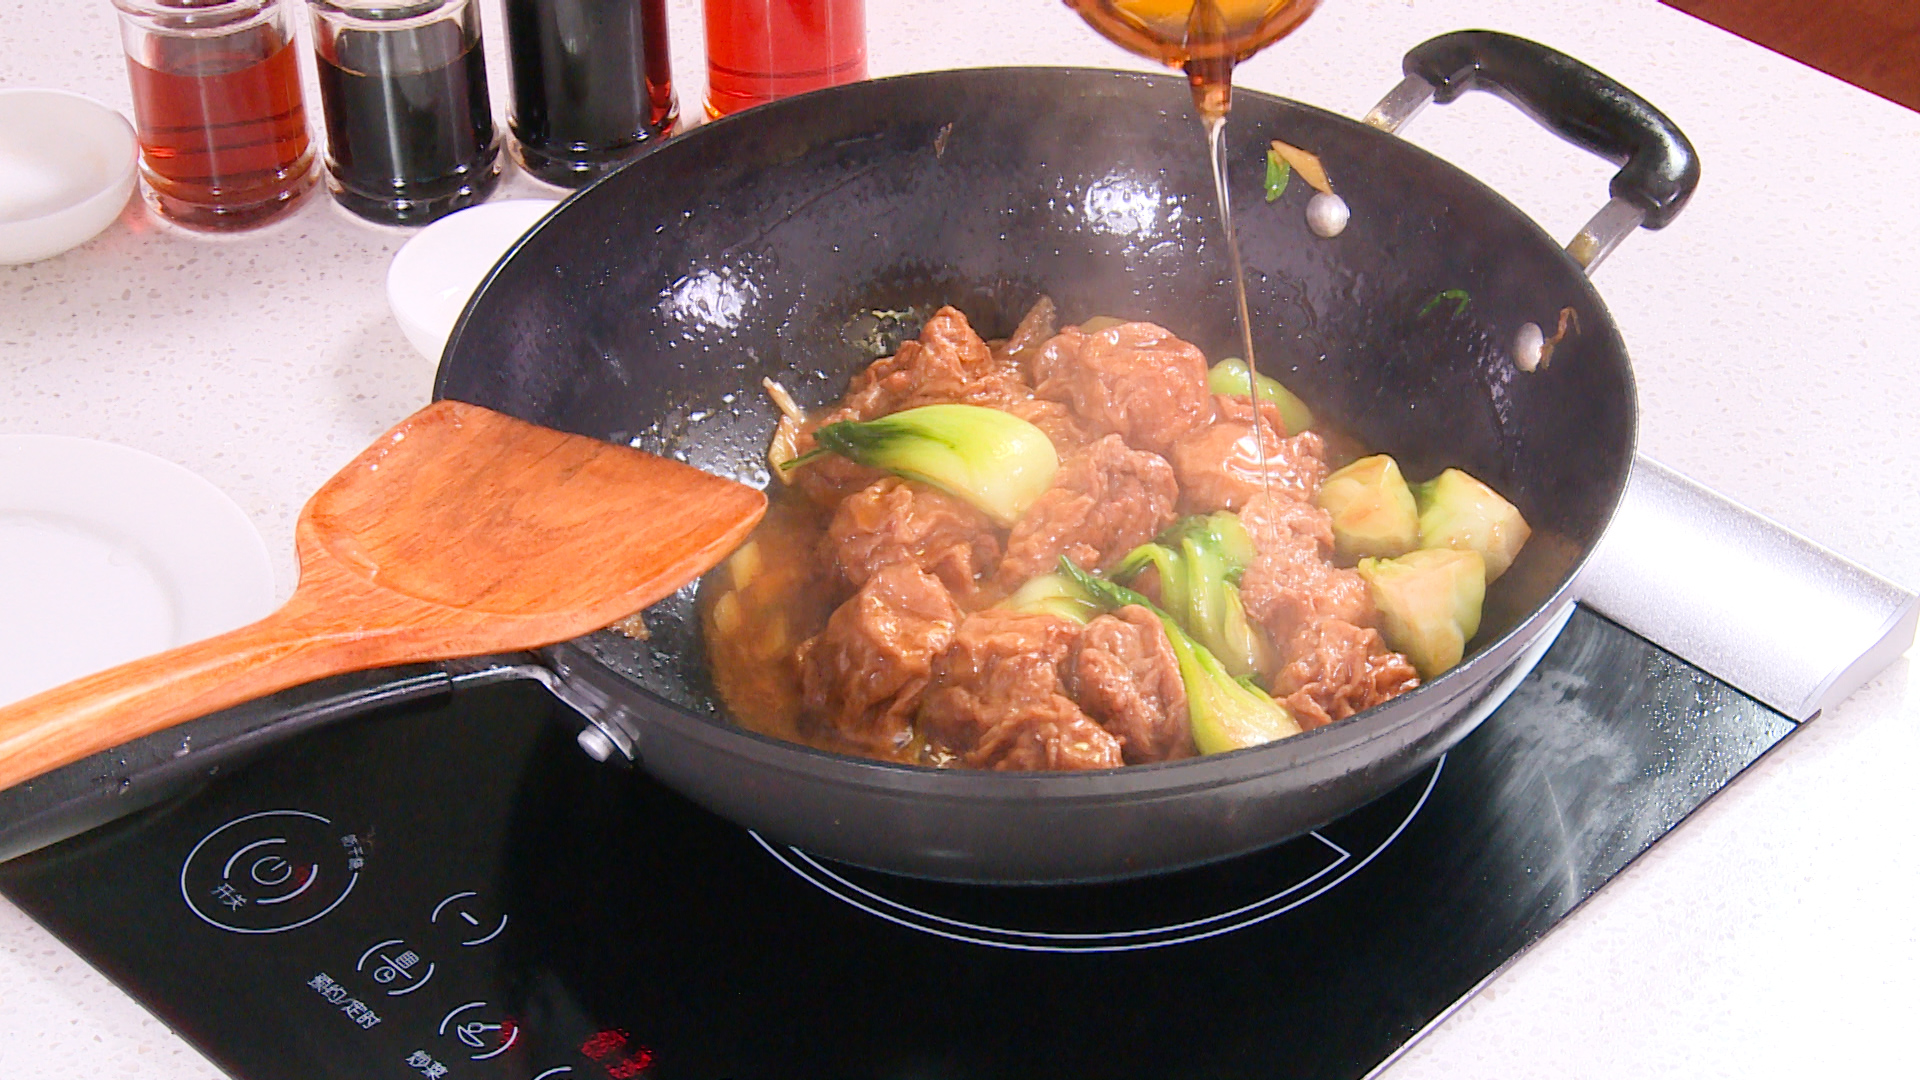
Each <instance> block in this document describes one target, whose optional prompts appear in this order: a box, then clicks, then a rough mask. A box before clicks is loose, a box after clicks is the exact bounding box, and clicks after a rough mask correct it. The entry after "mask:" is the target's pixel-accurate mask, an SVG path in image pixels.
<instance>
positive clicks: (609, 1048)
mask: <svg viewBox="0 0 1920 1080" xmlns="http://www.w3.org/2000/svg"><path fill="white" fill-rule="evenodd" d="M626 1048H627V1033H626V1032H624V1031H622V1030H620V1029H619V1028H608V1029H606V1030H605V1031H599V1032H595V1033H594V1034H593V1036H592V1037H591V1038H589V1039H588V1040H587V1041H586V1042H583V1043H581V1044H580V1056H582V1057H584V1058H586V1059H588V1060H589V1061H605V1060H606V1059H607V1058H610V1057H614V1056H616V1055H617V1054H619V1053H620V1051H622V1050H624V1049H626Z"/></svg>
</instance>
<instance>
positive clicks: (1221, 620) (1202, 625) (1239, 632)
mask: <svg viewBox="0 0 1920 1080" xmlns="http://www.w3.org/2000/svg"><path fill="white" fill-rule="evenodd" d="M1253 557H1254V551H1253V538H1252V537H1250V536H1248V535H1247V529H1246V526H1244V525H1242V524H1240V518H1239V516H1238V515H1236V514H1233V513H1231V512H1229V511H1225V510H1222V511H1220V512H1218V513H1214V514H1207V515H1204V516H1197V517H1190V518H1187V519H1185V520H1183V521H1181V522H1179V523H1178V524H1176V525H1175V526H1174V527H1173V528H1172V529H1169V530H1168V531H1167V532H1165V533H1162V534H1161V536H1160V538H1159V539H1158V540H1157V541H1155V542H1153V543H1151V544H1142V545H1140V546H1139V547H1137V548H1134V549H1133V550H1132V551H1130V552H1128V553H1127V556H1126V557H1125V558H1124V559H1122V560H1120V563H1119V565H1118V566H1116V567H1114V570H1113V576H1114V579H1115V580H1117V581H1126V582H1131V581H1133V580H1134V579H1135V578H1136V577H1137V576H1138V575H1139V574H1140V573H1141V572H1142V571H1144V570H1145V569H1146V568H1147V567H1148V566H1151V567H1153V568H1154V569H1155V570H1157V571H1159V575H1160V590H1159V591H1160V606H1161V607H1162V608H1164V609H1165V610H1166V611H1167V612H1168V613H1169V614H1171V615H1172V616H1173V617H1174V618H1175V619H1176V620H1178V621H1179V623H1180V625H1181V627H1182V628H1183V629H1185V630H1186V631H1187V633H1189V634H1191V635H1193V637H1194V639H1195V640H1196V641H1198V642H1199V643H1200V644H1201V645H1203V646H1205V647H1206V648H1207V650H1208V651H1209V652H1211V653H1213V655H1214V657H1215V658H1216V659H1218V660H1219V661H1220V663H1221V664H1222V665H1223V666H1225V668H1226V669H1227V671H1228V672H1229V673H1230V674H1232V675H1233V676H1234V677H1236V678H1239V677H1243V676H1248V675H1252V674H1254V673H1255V672H1258V671H1261V670H1263V669H1264V668H1265V667H1266V666H1267V661H1268V649H1267V643H1266V639H1265V638H1264V637H1262V636H1261V634H1260V631H1258V630H1256V629H1254V627H1253V625H1252V624H1251V623H1249V622H1248V621H1247V612H1246V608H1245V607H1243V606H1242V605H1241V602H1240V589H1239V587H1238V585H1237V582H1238V581H1239V578H1240V573H1241V571H1243V570H1245V569H1246V568H1247V565H1248V564H1249V563H1251V562H1253Z"/></svg>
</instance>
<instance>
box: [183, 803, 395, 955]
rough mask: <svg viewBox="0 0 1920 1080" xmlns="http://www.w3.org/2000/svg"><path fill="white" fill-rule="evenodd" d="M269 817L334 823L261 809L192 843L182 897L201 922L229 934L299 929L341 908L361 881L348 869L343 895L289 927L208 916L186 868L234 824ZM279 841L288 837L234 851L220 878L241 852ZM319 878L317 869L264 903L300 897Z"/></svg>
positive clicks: (314, 816) (297, 812) (228, 872)
mask: <svg viewBox="0 0 1920 1080" xmlns="http://www.w3.org/2000/svg"><path fill="white" fill-rule="evenodd" d="M267 817H300V818H307V819H309V820H312V821H317V822H319V823H320V824H322V825H332V824H333V821H332V820H331V819H329V818H324V817H321V816H320V815H319V814H313V813H308V812H307V811H305V810H262V811H259V812H258V813H253V814H247V815H245V816H244V817H237V818H234V819H233V820H232V821H229V822H227V823H226V824H225V825H222V826H220V827H219V828H217V829H215V830H213V831H212V832H210V833H208V834H207V835H205V836H203V837H201V838H200V842H199V843H197V844H195V845H193V850H192V851H189V852H187V857H186V860H185V861H184V862H182V863H181V864H180V899H181V900H183V901H185V902H186V905H187V910H188V911H191V912H193V914H194V917H195V918H197V919H199V920H200V921H201V922H203V923H206V924H207V925H208V926H211V927H213V928H214V929H216V930H225V931H227V932H229V933H234V934H278V933H283V932H285V931H287V930H295V929H298V928H300V927H302V926H305V925H307V924H308V923H310V922H313V921H315V920H317V919H320V918H323V917H324V916H325V915H326V914H327V913H328V912H330V911H332V910H333V909H334V908H337V907H339V906H340V902H341V901H343V900H345V899H346V898H347V894H349V893H351V892H353V887H354V885H355V884H357V883H358V882H359V880H360V872H359V871H358V870H353V871H349V872H348V874H347V885H346V888H343V889H341V890H340V895H339V896H336V897H334V898H333V903H331V904H328V905H327V906H326V907H324V908H322V909H320V910H319V911H317V912H315V913H314V914H312V915H309V916H307V917H306V918H304V919H302V920H300V921H299V922H297V923H291V924H289V925H287V926H265V927H245V926H232V925H229V924H227V923H223V922H218V921H216V920H214V919H211V918H208V917H207V915H206V914H205V913H204V912H202V911H201V910H200V908H199V907H198V906H197V905H195V904H194V902H193V894H192V893H191V892H190V891H189V889H188V887H187V871H188V870H190V869H192V867H193V860H194V858H195V857H196V856H198V855H199V854H200V849H201V848H204V847H206V846H207V844H208V843H209V842H211V841H212V840H213V838H214V837H216V836H219V835H220V834H221V833H223V832H226V831H227V830H228V829H231V828H233V827H234V826H235V825H240V824H243V823H245V822H248V821H253V820H256V819H258V818H267ZM276 843H278V844H284V843H286V839H285V838H284V837H270V838H268V839H265V840H256V841H254V842H253V843H251V844H248V845H246V846H245V847H242V848H241V849H240V850H239V851H236V852H234V854H232V855H231V856H229V857H228V858H227V862H226V865H225V867H224V868H223V869H222V870H221V877H222V878H223V879H224V878H226V877H229V876H231V874H232V871H233V865H234V863H235V862H237V861H238V860H239V858H240V856H241V855H242V854H245V853H246V852H248V851H250V850H252V849H254V848H257V847H261V846H263V845H266V844H276ZM254 865H255V866H258V865H259V862H257V861H256V862H255V864H254ZM318 877H319V872H318V870H317V869H316V870H315V872H314V873H312V874H310V875H308V877H307V880H306V881H305V882H302V883H301V885H300V888H299V889H297V890H295V892H294V893H293V894H291V895H289V896H283V897H280V898H279V899H278V900H274V901H261V902H263V903H284V902H285V901H287V900H291V899H293V897H294V896H298V895H299V894H300V893H303V892H306V891H307V889H308V888H309V887H310V886H312V885H313V883H314V881H315V880H316V879H317V878H318ZM283 880H284V879H283Z"/></svg>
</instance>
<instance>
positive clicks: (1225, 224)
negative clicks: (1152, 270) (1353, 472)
mask: <svg viewBox="0 0 1920 1080" xmlns="http://www.w3.org/2000/svg"><path fill="white" fill-rule="evenodd" d="M1201 123H1202V124H1204V125H1205V126H1206V129H1207V159H1208V160H1209V161H1210V162H1212V164H1213V195H1214V199H1215V201H1216V202H1218V203H1219V204H1220V231H1221V232H1223V233H1225V234H1226V237H1227V261H1228V262H1231V263H1232V264H1233V299H1234V312H1235V314H1236V315H1237V317H1238V318H1239V320H1240V347H1241V349H1243V350H1244V355H1245V357H1246V361H1247V396H1248V399H1249V400H1251V401H1252V402H1253V450H1254V453H1255V454H1256V455H1258V457H1259V460H1260V487H1261V490H1263V491H1265V492H1266V493H1267V494H1268V495H1269V496H1271V495H1272V494H1273V475H1272V472H1271V471H1270V470H1269V469H1268V468H1267V461H1268V457H1267V437H1266V435H1265V434H1264V431H1265V425H1263V424H1261V423H1260V366H1259V364H1258V363H1257V362H1256V361H1255V360H1254V356H1253V318H1252V316H1251V315H1249V314H1248V313H1247V268H1246V265H1245V264H1244V263H1242V262H1241V261H1240V238H1239V236H1238V235H1237V234H1236V233H1235V232H1234V230H1233V203H1232V201H1231V198H1230V196H1229V195H1228V194H1227V140H1226V132H1227V117H1226V114H1225V113H1221V114H1220V115H1218V116H1205V115H1204V114H1203V116H1202V118H1201Z"/></svg>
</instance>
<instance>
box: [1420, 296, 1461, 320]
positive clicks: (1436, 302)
mask: <svg viewBox="0 0 1920 1080" xmlns="http://www.w3.org/2000/svg"><path fill="white" fill-rule="evenodd" d="M1449 300H1451V301H1452V302H1453V317H1454V318H1456V319H1457V318H1459V317H1460V316H1462V315H1465V314H1466V313H1467V307H1468V306H1469V305H1471V304H1472V303H1473V297H1471V296H1469V295H1467V290H1465V289H1448V290H1446V291H1445V292H1437V293H1434V294H1433V299H1431V300H1429V301H1427V302H1426V303H1424V304H1422V305H1420V310H1419V311H1418V312H1417V313H1416V314H1415V315H1414V318H1416V319H1424V318H1426V316H1427V312H1429V311H1432V310H1433V309H1434V308H1436V307H1439V306H1440V305H1441V304H1442V303H1445V302H1446V301H1449Z"/></svg>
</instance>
